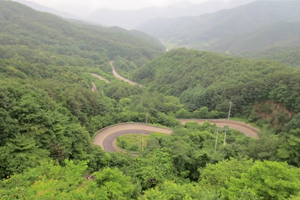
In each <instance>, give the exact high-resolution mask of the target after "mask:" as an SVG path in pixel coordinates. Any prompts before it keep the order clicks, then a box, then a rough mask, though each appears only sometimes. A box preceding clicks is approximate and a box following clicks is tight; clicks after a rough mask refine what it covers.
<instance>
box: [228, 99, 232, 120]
mask: <svg viewBox="0 0 300 200" xmlns="http://www.w3.org/2000/svg"><path fill="white" fill-rule="evenodd" d="M231 106H232V101H230V102H229V110H228V120H229V119H230V112H231Z"/></svg>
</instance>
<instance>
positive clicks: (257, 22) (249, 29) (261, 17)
mask: <svg viewBox="0 0 300 200" xmlns="http://www.w3.org/2000/svg"><path fill="white" fill-rule="evenodd" d="M299 11H300V2H299V1H256V2H252V3H250V4H247V5H244V6H240V7H237V8H234V9H228V10H222V11H219V12H216V13H213V14H205V15H200V16H198V17H182V18H178V19H156V20H152V21H149V22H147V23H144V24H142V25H141V26H139V30H142V31H145V32H147V33H149V34H151V35H154V36H156V37H158V38H160V39H163V41H164V42H165V43H166V44H169V43H171V44H175V47H176V46H177V47H180V46H185V47H188V48H196V49H206V50H212V51H227V52H229V53H237V52H238V53H241V52H242V51H254V50H264V49H266V48H269V47H271V46H276V45H291V44H298V43H299V42H300V39H299V37H298V35H299V24H298V22H299V21H300V14H299V13H300V12H299ZM295 22H297V23H295Z"/></svg>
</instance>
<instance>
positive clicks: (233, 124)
mask: <svg viewBox="0 0 300 200" xmlns="http://www.w3.org/2000/svg"><path fill="white" fill-rule="evenodd" d="M178 120H179V121H180V122H181V124H185V123H186V122H198V123H199V124H203V123H204V122H209V123H211V124H216V126H218V127H224V126H228V128H230V129H235V130H238V131H240V132H242V133H244V134H245V135H246V136H248V137H253V138H257V139H258V133H259V130H258V129H256V128H254V127H253V126H251V125H249V124H245V123H243V122H238V121H232V120H226V119H178Z"/></svg>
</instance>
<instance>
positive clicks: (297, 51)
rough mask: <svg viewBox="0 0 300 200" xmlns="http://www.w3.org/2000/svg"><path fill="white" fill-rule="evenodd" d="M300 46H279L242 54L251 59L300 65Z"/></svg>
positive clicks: (292, 65) (293, 65)
mask: <svg viewBox="0 0 300 200" xmlns="http://www.w3.org/2000/svg"><path fill="white" fill-rule="evenodd" d="M237 55H239V54H237ZM299 55H300V46H281V47H280V46H279V47H272V48H269V49H266V50H262V51H256V52H244V53H242V54H240V56H242V57H245V58H249V59H265V60H276V61H278V62H282V63H284V64H286V65H289V66H291V67H299V66H300V58H299Z"/></svg>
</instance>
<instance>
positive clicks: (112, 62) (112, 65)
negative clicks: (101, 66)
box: [109, 60, 143, 87]
mask: <svg viewBox="0 0 300 200" xmlns="http://www.w3.org/2000/svg"><path fill="white" fill-rule="evenodd" d="M109 64H110V66H111V69H112V71H113V74H114V76H115V77H117V78H118V79H121V80H123V81H125V82H127V83H129V84H131V85H137V86H140V87H143V86H142V85H140V84H138V83H136V82H133V81H131V80H129V79H127V78H124V77H123V76H121V75H120V74H119V73H118V72H117V70H116V68H115V66H114V61H113V60H111V61H109Z"/></svg>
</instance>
